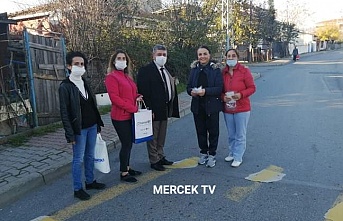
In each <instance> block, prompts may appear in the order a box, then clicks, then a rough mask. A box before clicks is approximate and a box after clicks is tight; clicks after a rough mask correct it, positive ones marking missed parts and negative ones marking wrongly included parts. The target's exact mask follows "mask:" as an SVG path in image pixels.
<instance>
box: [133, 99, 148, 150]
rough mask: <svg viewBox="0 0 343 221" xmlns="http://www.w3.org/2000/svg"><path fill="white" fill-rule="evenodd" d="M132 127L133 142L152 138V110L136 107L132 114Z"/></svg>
mask: <svg viewBox="0 0 343 221" xmlns="http://www.w3.org/2000/svg"><path fill="white" fill-rule="evenodd" d="M143 104H144V102H143ZM144 106H145V104H144ZM132 127H133V142H134V143H142V142H145V141H149V140H152V139H153V132H152V111H151V110H148V109H138V112H136V113H134V114H133V120H132Z"/></svg>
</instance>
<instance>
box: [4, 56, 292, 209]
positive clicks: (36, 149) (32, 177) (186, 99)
mask: <svg viewBox="0 0 343 221" xmlns="http://www.w3.org/2000/svg"><path fill="white" fill-rule="evenodd" d="M289 62H292V61H291V60H290V59H279V60H274V61H272V62H264V63H256V64H247V66H275V65H284V64H287V63H289ZM253 75H254V78H255V79H257V78H259V77H260V76H261V75H260V73H253ZM190 102H191V97H190V96H189V95H188V94H187V93H186V92H183V93H181V94H179V105H180V116H181V118H182V117H184V116H186V115H188V114H189V113H191V112H190ZM102 119H103V121H104V124H105V127H104V128H103V129H102V132H101V135H102V138H103V139H104V140H105V141H106V144H107V147H108V150H109V152H111V151H112V150H113V149H114V148H118V147H120V142H119V139H118V136H117V134H116V132H115V130H114V128H113V126H112V123H111V118H110V114H109V113H108V114H104V115H102ZM176 120H178V119H170V123H173V122H174V121H176ZM71 160H72V148H71V145H70V144H67V143H66V141H65V138H64V130H63V128H61V129H58V130H57V131H56V132H53V133H48V134H46V135H43V136H39V137H31V138H30V139H29V140H28V141H27V142H26V143H25V144H24V145H22V146H18V147H9V146H0V208H1V207H2V206H5V205H7V204H9V203H11V202H14V201H15V200H17V199H19V198H20V197H21V196H23V195H24V194H26V193H28V192H30V191H32V190H34V189H36V188H38V187H41V186H43V185H47V184H50V183H52V182H53V181H55V180H57V179H58V178H60V177H62V176H63V175H65V174H67V173H70V172H71ZM70 185H72V184H70Z"/></svg>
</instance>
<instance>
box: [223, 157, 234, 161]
mask: <svg viewBox="0 0 343 221" xmlns="http://www.w3.org/2000/svg"><path fill="white" fill-rule="evenodd" d="M225 161H226V162H230V161H233V157H232V156H227V157H225Z"/></svg>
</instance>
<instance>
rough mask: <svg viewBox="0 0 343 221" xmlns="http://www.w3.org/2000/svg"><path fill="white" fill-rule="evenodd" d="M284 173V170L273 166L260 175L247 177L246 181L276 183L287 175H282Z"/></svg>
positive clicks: (259, 173)
mask: <svg viewBox="0 0 343 221" xmlns="http://www.w3.org/2000/svg"><path fill="white" fill-rule="evenodd" d="M282 171H283V168H281V167H277V166H274V165H271V166H269V167H268V168H266V169H264V170H261V171H260V172H258V173H253V174H250V175H249V176H247V177H245V179H247V180H251V181H254V182H263V183H270V182H275V181H279V180H281V179H282V178H283V177H284V176H285V175H286V174H284V173H281V172H282Z"/></svg>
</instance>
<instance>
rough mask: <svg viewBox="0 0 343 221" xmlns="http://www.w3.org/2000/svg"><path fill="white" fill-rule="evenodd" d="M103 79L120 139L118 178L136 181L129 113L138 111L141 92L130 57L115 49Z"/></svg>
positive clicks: (137, 173) (138, 172)
mask: <svg viewBox="0 0 343 221" xmlns="http://www.w3.org/2000/svg"><path fill="white" fill-rule="evenodd" d="M107 71H108V75H107V76H106V79H105V84H106V88H107V92H108V95H109V97H110V99H111V103H112V108H111V119H112V124H113V126H114V128H115V130H116V131H117V134H118V137H119V140H120V142H121V149H120V153H119V159H120V172H121V173H120V179H121V180H122V181H125V182H137V179H136V178H135V176H137V175H140V174H142V172H140V171H136V170H133V169H132V168H130V166H129V165H130V155H131V149H132V140H133V139H132V136H133V135H132V117H133V113H135V112H137V111H138V106H137V101H139V100H141V99H142V96H141V95H139V94H138V93H137V86H136V83H135V82H134V81H133V79H132V75H131V60H130V58H129V56H128V54H127V53H126V52H124V51H123V50H117V51H115V52H114V54H113V55H112V56H111V58H110V61H109V64H108V69H107Z"/></svg>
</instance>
